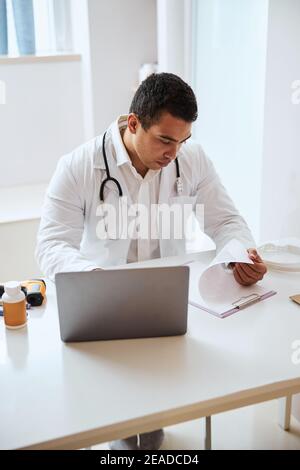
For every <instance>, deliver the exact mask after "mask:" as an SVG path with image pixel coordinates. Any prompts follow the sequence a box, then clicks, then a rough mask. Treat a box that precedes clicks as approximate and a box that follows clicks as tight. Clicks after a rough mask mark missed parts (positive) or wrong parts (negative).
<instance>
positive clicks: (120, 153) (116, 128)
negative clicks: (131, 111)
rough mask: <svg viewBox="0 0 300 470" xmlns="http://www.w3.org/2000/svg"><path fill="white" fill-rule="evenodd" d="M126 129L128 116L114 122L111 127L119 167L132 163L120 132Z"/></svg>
mask: <svg viewBox="0 0 300 470" xmlns="http://www.w3.org/2000/svg"><path fill="white" fill-rule="evenodd" d="M124 127H127V115H126V114H125V115H122V116H120V117H119V118H118V119H117V120H116V121H115V122H113V124H112V126H111V137H112V142H113V146H114V148H115V158H116V160H117V166H120V165H123V164H124V163H128V162H131V160H130V158H129V155H128V153H127V150H126V148H125V145H124V142H123V139H122V136H121V132H120V131H121V129H122V128H124Z"/></svg>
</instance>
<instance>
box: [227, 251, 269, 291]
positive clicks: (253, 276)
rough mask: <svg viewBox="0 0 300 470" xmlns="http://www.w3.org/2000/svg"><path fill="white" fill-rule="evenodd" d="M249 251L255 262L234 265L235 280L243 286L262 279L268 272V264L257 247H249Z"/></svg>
mask: <svg viewBox="0 0 300 470" xmlns="http://www.w3.org/2000/svg"><path fill="white" fill-rule="evenodd" d="M247 251H248V254H249V258H250V259H251V261H253V263H254V264H247V263H235V264H234V266H233V267H232V270H233V275H234V278H235V280H236V281H237V282H238V283H239V284H241V285H242V286H251V285H252V284H255V283H256V282H257V281H261V280H262V278H263V277H264V275H265V274H266V272H267V266H266V265H265V263H264V262H263V260H262V259H261V257H260V256H259V254H258V253H257V251H256V249H255V248H249V249H248V250H247Z"/></svg>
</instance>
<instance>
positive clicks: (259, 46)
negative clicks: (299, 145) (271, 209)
mask: <svg viewBox="0 0 300 470" xmlns="http://www.w3.org/2000/svg"><path fill="white" fill-rule="evenodd" d="M194 3H195V4H196V11H195V18H194V21H195V28H196V31H195V32H196V34H195V38H194V43H195V51H194V63H195V67H194V73H193V75H194V80H193V81H194V88H195V92H196V95H197V99H198V104H199V118H198V121H197V123H196V124H195V126H194V127H195V130H196V132H195V135H196V138H197V140H198V141H199V142H200V143H201V144H202V146H203V147H204V150H205V151H206V153H207V154H208V156H209V157H210V158H211V159H212V160H213V162H214V164H215V166H216V168H217V170H218V172H219V174H220V176H221V178H222V181H223V182H224V184H225V186H226V188H227V189H228V191H229V193H230V195H231V197H232V198H233V200H234V202H235V204H236V206H237V207H238V209H239V210H240V211H241V213H242V215H243V216H244V217H245V218H246V220H247V222H248V223H249V225H250V227H251V229H252V231H253V233H254V236H255V237H256V238H257V237H258V234H259V213H260V203H261V198H260V189H261V166H262V139H263V112H264V84H265V58H266V44H267V42H266V41H267V20H268V0H244V1H243V2H241V1H240V0H227V1H226V2H224V1H223V0H197V1H196V2H194Z"/></svg>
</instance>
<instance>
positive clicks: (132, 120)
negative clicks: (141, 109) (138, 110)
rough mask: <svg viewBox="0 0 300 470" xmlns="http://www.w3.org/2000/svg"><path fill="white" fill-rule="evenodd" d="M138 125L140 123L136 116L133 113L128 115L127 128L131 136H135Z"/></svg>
mask: <svg viewBox="0 0 300 470" xmlns="http://www.w3.org/2000/svg"><path fill="white" fill-rule="evenodd" d="M139 125H140V121H139V118H138V117H137V115H136V114H134V113H130V114H129V116H128V118H127V127H128V129H129V131H130V132H131V134H136V132H137V129H138V126H139Z"/></svg>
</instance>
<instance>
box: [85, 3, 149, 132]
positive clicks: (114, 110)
mask: <svg viewBox="0 0 300 470" xmlns="http://www.w3.org/2000/svg"><path fill="white" fill-rule="evenodd" d="M88 10H89V30H90V54H91V70H92V82H93V84H92V87H93V105H94V124H95V133H96V134H99V133H102V132H103V131H104V130H105V129H106V127H107V126H108V125H109V124H110V123H111V122H112V121H113V120H115V119H116V117H117V116H118V115H119V114H124V113H127V112H128V108H129V105H130V102H131V99H132V97H133V95H134V88H135V87H136V86H137V85H138V72H139V68H140V66H141V65H142V64H143V63H152V62H157V47H156V1H155V0H126V1H124V0H110V1H102V0H101V1H99V0H89V1H88Z"/></svg>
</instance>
